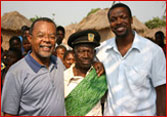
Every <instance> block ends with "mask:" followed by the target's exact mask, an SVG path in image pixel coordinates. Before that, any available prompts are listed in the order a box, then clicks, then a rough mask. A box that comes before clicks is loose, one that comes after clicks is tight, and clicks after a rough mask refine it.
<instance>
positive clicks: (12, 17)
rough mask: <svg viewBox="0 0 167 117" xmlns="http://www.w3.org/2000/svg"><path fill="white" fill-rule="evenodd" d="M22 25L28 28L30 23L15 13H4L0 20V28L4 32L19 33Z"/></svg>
mask: <svg viewBox="0 0 167 117" xmlns="http://www.w3.org/2000/svg"><path fill="white" fill-rule="evenodd" d="M23 25H27V26H30V25H31V21H30V20H28V19H27V18H26V17H24V16H23V15H21V14H20V13H19V12H17V11H13V12H9V13H5V14H4V15H3V16H2V18H1V28H2V29H4V30H12V31H20V29H21V27H22V26H23Z"/></svg>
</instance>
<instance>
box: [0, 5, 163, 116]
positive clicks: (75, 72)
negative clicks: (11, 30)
mask: <svg viewBox="0 0 167 117" xmlns="http://www.w3.org/2000/svg"><path fill="white" fill-rule="evenodd" d="M107 16H108V21H109V23H110V27H111V30H112V31H113V32H114V34H115V37H114V38H112V39H109V40H106V41H104V42H102V43H100V40H101V37H100V34H99V33H98V32H97V31H95V30H92V29H89V30H83V31H79V32H75V33H73V34H72V35H71V36H70V37H69V38H68V45H64V44H63V39H64V36H65V29H64V28H63V27H62V26H58V27H57V26H56V24H55V23H54V21H53V20H51V19H50V18H47V17H42V18H38V19H37V20H35V21H34V22H33V23H32V25H31V27H28V26H23V27H22V28H21V32H22V35H21V36H13V37H11V39H10V40H9V49H8V50H3V48H2V47H1V112H3V113H1V115H2V114H4V116H156V115H157V116H165V115H166V57H165V56H166V45H165V44H164V38H165V36H164V34H163V32H161V31H158V32H157V33H156V34H155V43H154V42H152V41H150V40H149V39H146V38H144V37H141V36H139V35H138V34H137V32H135V31H134V30H133V29H132V23H133V20H132V13H131V10H130V8H129V7H128V6H127V5H126V4H123V3H117V4H114V5H113V6H112V7H111V8H110V9H109V11H108V14H107ZM106 23H107V22H106ZM2 38H3V37H2V36H1V43H2V41H3V40H2Z"/></svg>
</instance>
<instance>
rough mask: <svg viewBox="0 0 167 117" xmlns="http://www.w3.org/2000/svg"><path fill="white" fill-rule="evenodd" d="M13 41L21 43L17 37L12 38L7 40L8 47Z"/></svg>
mask: <svg viewBox="0 0 167 117" xmlns="http://www.w3.org/2000/svg"><path fill="white" fill-rule="evenodd" d="M14 40H17V41H18V42H19V43H21V41H20V38H19V37H17V36H13V37H11V38H10V40H9V46H11V45H12V43H13V41H14Z"/></svg>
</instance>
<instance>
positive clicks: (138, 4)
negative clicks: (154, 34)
mask: <svg viewBox="0 0 167 117" xmlns="http://www.w3.org/2000/svg"><path fill="white" fill-rule="evenodd" d="M112 2H113V1H1V16H3V14H4V13H7V12H11V11H19V12H20V13H21V14H22V15H24V16H25V17H27V18H31V17H35V16H40V17H44V16H45V17H50V18H53V15H52V14H53V13H54V14H55V16H54V19H55V22H56V24H57V25H63V26H67V25H69V24H71V23H78V22H80V21H81V20H82V19H83V18H84V17H85V16H86V15H87V14H88V12H89V11H91V9H93V8H102V9H103V8H110V6H111V5H112ZM121 2H123V3H125V4H127V5H128V6H129V7H130V8H131V10H132V15H133V16H136V17H137V18H138V19H139V20H140V21H142V22H145V21H148V20H150V19H152V18H153V17H162V16H163V14H164V9H165V8H166V2H164V1H121ZM164 3H165V6H164Z"/></svg>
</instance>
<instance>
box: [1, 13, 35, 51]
mask: <svg viewBox="0 0 167 117" xmlns="http://www.w3.org/2000/svg"><path fill="white" fill-rule="evenodd" d="M31 23H32V22H31V21H30V20H28V19H27V18H26V17H24V16H23V15H21V14H20V13H19V12H17V11H13V12H9V13H5V14H4V15H3V16H2V17H1V35H2V38H3V43H2V47H3V49H4V50H7V49H8V48H9V39H10V38H11V37H12V36H19V35H21V27H22V26H23V25H27V26H30V25H31Z"/></svg>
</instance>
